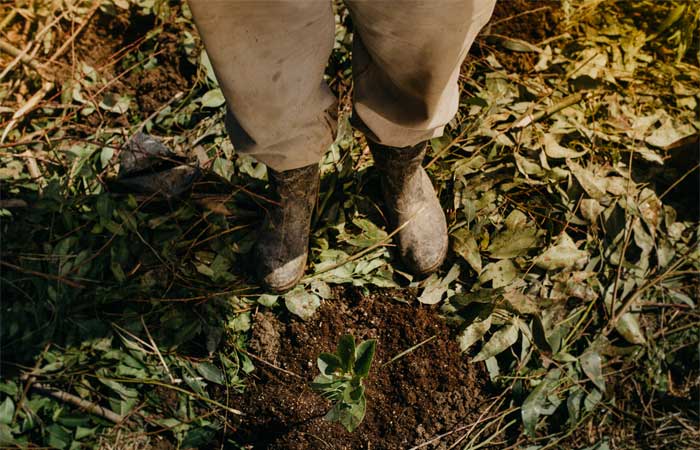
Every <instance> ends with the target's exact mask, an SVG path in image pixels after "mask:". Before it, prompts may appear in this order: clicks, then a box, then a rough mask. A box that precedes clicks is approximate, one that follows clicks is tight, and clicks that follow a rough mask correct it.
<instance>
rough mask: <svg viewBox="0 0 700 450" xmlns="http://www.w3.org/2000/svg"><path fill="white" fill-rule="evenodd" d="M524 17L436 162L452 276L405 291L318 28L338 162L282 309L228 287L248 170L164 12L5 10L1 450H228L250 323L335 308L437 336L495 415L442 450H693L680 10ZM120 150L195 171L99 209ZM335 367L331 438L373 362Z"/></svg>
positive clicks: (698, 97)
mask: <svg viewBox="0 0 700 450" xmlns="http://www.w3.org/2000/svg"><path fill="white" fill-rule="evenodd" d="M504 3H505V4H507V3H508V2H504ZM502 6H503V5H502ZM538 8H539V6H538ZM541 8H544V10H555V11H556V13H555V14H551V15H542V14H543V13H542V11H540V12H539V13H536V12H532V11H531V12H529V13H528V14H524V15H520V13H522V12H523V11H521V10H520V9H518V11H516V12H513V13H512V14H508V13H504V14H503V15H501V16H496V17H495V18H494V20H493V24H492V25H491V26H490V27H489V28H487V29H485V30H484V33H483V35H482V36H481V38H480V40H479V41H478V42H477V44H476V45H475V48H474V49H473V56H472V57H470V58H468V60H467V63H466V64H465V67H464V70H463V74H462V77H461V79H460V83H461V86H462V90H463V97H462V102H463V103H462V104H461V107H460V110H459V113H458V115H457V117H456V118H455V119H454V120H453V121H452V122H451V123H450V125H449V127H448V133H447V134H446V135H445V137H443V138H439V139H435V140H433V141H432V142H431V147H432V150H431V153H430V155H429V156H430V158H429V160H428V161H426V167H427V169H428V171H429V173H430V175H431V177H432V179H433V180H434V182H435V184H436V186H437V187H438V190H439V193H440V198H441V201H442V203H443V206H444V207H445V208H446V211H447V214H448V223H449V226H450V238H451V243H452V250H453V254H452V257H451V259H450V262H449V263H448V264H447V265H446V266H445V267H444V269H445V270H444V272H441V273H438V274H435V275H433V276H431V277H430V278H428V279H427V280H425V281H416V280H412V279H410V277H408V276H407V275H406V274H404V273H402V272H401V271H400V269H399V268H396V267H394V265H393V263H394V259H392V256H391V246H390V237H391V233H392V231H393V230H391V229H387V227H386V222H385V221H384V219H383V217H382V216H381V215H380V214H378V212H377V211H378V208H377V207H376V204H375V202H376V201H377V200H376V196H374V195H373V193H374V191H375V190H376V189H375V188H376V185H377V183H378V180H377V178H376V175H374V173H373V172H372V170H371V160H370V159H369V158H368V156H367V153H366V151H365V145H364V142H363V138H362V137H361V135H360V134H359V133H356V132H353V130H352V129H351V128H350V126H349V123H348V115H349V112H350V110H349V107H348V104H349V103H348V99H349V97H348V96H349V92H350V60H349V58H350V36H351V32H350V31H349V30H348V29H347V28H346V26H347V25H348V18H347V15H346V13H345V12H344V11H343V10H339V11H338V17H337V19H338V26H337V34H336V46H335V51H334V54H333V56H332V59H331V64H330V65H329V68H328V70H327V75H328V81H329V84H330V85H331V87H332V88H333V89H334V90H335V91H336V92H338V93H339V95H340V97H341V110H340V113H341V117H340V128H339V133H338V138H337V140H336V142H335V143H334V145H333V146H332V147H331V149H330V150H329V152H328V153H327V154H326V155H325V156H324V159H323V162H322V186H321V200H320V202H319V204H318V207H317V210H316V213H315V218H314V226H313V231H312V233H313V235H312V239H311V254H310V267H309V269H308V273H307V276H306V277H305V279H304V280H303V283H302V285H301V286H299V287H298V288H297V289H295V290H294V291H292V292H290V293H288V294H286V295H284V296H282V297H278V296H272V295H267V294H265V293H262V292H259V291H258V288H257V287H256V285H255V284H254V283H253V282H252V281H251V279H250V278H249V275H248V272H247V269H246V268H247V267H248V266H249V264H250V263H249V251H250V248H251V245H252V243H253V242H254V239H255V236H256V228H257V226H258V225H259V223H260V220H261V218H262V216H263V214H264V207H265V204H266V202H267V201H268V199H266V197H265V185H266V171H265V168H264V167H263V166H262V165H260V164H257V163H256V162H255V161H253V160H252V159H249V158H245V157H240V156H239V155H236V154H235V152H234V150H233V149H232V147H231V145H230V143H229V142H228V140H227V138H226V136H225V131H224V129H223V124H222V122H223V120H222V119H223V114H224V111H223V108H222V105H223V96H222V95H221V91H220V90H219V89H218V87H217V84H216V79H215V77H214V75H213V72H212V70H211V67H210V65H209V64H208V61H207V58H206V54H205V53H200V48H201V46H200V43H199V42H198V38H197V36H196V32H195V30H194V27H193V24H192V23H191V18H190V16H189V13H188V10H187V7H186V5H185V4H184V3H180V2H178V1H172V2H168V1H164V0H112V1H103V2H92V1H81V0H72V1H68V0H62V1H49V0H36V1H18V2H13V3H5V4H2V5H0V44H2V47H0V50H1V51H2V52H1V53H0V61H1V63H0V129H1V130H2V131H1V135H0V136H1V137H2V142H0V241H1V242H0V251H1V254H2V258H0V296H1V297H0V298H1V301H2V302H1V306H2V312H1V314H2V316H1V321H2V322H1V326H0V351H1V353H0V362H1V363H2V365H1V367H0V368H1V370H2V372H1V373H0V377H1V378H0V446H13V445H16V446H29V445H34V446H50V447H55V448H61V449H78V448H94V447H97V448H105V449H109V448H118V449H130V448H134V449H136V448H139V449H141V448H153V447H156V445H158V444H159V443H162V442H161V441H167V442H169V443H172V445H174V446H178V447H179V448H192V447H195V448H196V447H200V448H211V447H212V446H214V445H216V446H217V447H218V446H225V447H226V448H237V445H238V444H236V443H235V439H234V437H232V436H233V434H232V430H234V429H237V428H239V427H241V426H244V424H245V416H244V415H245V411H239V410H240V409H241V407H240V405H238V404H236V403H235V402H233V401H231V398H233V397H235V396H236V395H237V394H240V393H241V392H244V390H245V388H246V378H247V375H248V374H249V373H251V372H252V371H253V370H254V366H253V362H252V361H251V359H249V356H248V352H247V350H246V340H247V337H248V334H249V331H250V328H251V323H252V312H253V311H255V310H256V309H258V308H263V307H266V308H271V309H272V310H273V311H275V312H279V313H280V314H287V313H290V314H293V315H296V316H299V317H300V318H301V319H303V320H308V321H313V320H314V319H313V313H314V311H315V309H316V308H317V307H318V306H319V305H320V304H321V302H322V301H323V300H324V299H328V298H331V297H332V296H333V292H332V290H331V289H332V288H333V287H335V286H341V288H342V286H355V287H357V288H359V289H361V290H364V292H377V293H379V294H380V295H381V294H382V293H385V292H391V294H390V295H394V293H395V292H396V291H393V290H391V291H386V290H385V289H386V288H397V287H409V288H411V289H413V290H415V291H416V292H417V293H418V294H417V298H418V301H419V302H421V303H422V305H428V306H422V305H421V306H416V307H435V308H440V310H441V311H442V312H443V313H444V315H445V316H446V317H447V318H448V320H450V322H451V323H454V325H455V326H456V327H457V328H458V330H459V335H458V339H459V342H460V344H461V346H462V349H463V350H464V351H465V352H466V356H465V357H469V358H471V360H472V361H474V362H475V363H478V364H485V366H486V367H487V369H488V372H489V375H490V379H491V382H492V383H493V385H494V386H495V388H496V389H495V391H496V392H497V393H498V395H495V396H494V397H493V399H492V401H491V402H490V403H489V404H487V405H484V413H483V417H482V419H481V420H480V422H479V423H478V426H477V427H472V428H471V429H469V430H466V431H464V433H466V434H465V435H464V438H463V440H462V441H461V444H460V445H461V447H460V448H466V449H470V448H481V447H483V446H487V445H489V444H490V445H493V446H496V447H499V448H505V447H507V446H509V445H510V446H513V447H514V448H519V447H522V448H525V447H527V448H531V449H544V448H556V447H557V446H563V447H565V448H586V447H588V448H597V449H603V448H688V447H691V446H693V445H696V443H697V442H698V432H697V423H698V420H699V418H698V412H697V404H698V392H700V386H698V380H699V379H700V378H699V377H698V374H699V372H698V368H699V367H700V358H699V356H698V351H697V349H698V343H699V337H698V328H699V327H700V321H699V320H698V318H699V317H700V316H699V315H698V309H697V308H698V306H697V300H698V292H699V291H698V289H699V288H698V285H699V283H698V276H699V274H700V253H699V252H700V250H699V247H698V238H699V237H700V236H699V235H700V227H699V226H698V210H697V208H698V190H697V189H698V181H697V180H698V173H699V168H700V166H699V164H700V160H699V158H698V145H700V144H698V133H699V131H700V106H699V105H700V32H699V31H698V28H699V21H700V16H699V14H700V10H699V9H698V8H697V7H696V5H694V2H693V1H681V0H674V1H667V2H656V1H652V0H646V1H639V2H612V1H594V0H562V1H561V2H553V3H547V4H546V5H542V6H541ZM516 9H517V8H516ZM534 9H536V8H533V11H534ZM516 16H517V17H516ZM535 18H538V19H537V20H539V21H540V22H535ZM528 20H532V21H533V22H532V23H529V22H528ZM544 20H551V21H556V24H554V23H546V22H543V21H544ZM518 23H519V24H521V28H517V27H516V26H515V25H516V24H518ZM523 23H524V24H525V25H524V26H523V25H522V24H523ZM545 29H546V30H549V31H548V32H547V33H548V34H547V35H545V36H536V35H535V31H536V30H545ZM523 30H525V31H523ZM529 33H531V34H529ZM139 130H143V131H145V132H149V133H151V134H153V135H156V136H159V137H160V138H161V139H162V140H163V142H165V143H166V144H167V145H168V146H169V147H171V148H172V149H174V150H175V152H176V153H177V154H178V155H180V156H182V157H183V158H185V159H187V160H188V161H189V163H190V164H192V165H198V166H200V167H201V168H202V169H203V171H204V172H205V173H206V174H207V175H206V176H205V177H203V178H202V179H200V180H199V181H197V182H196V183H195V185H194V188H193V192H192V194H191V195H189V196H185V197H182V198H177V199H169V200H165V199H162V198H159V197H157V196H150V195H139V194H129V193H115V192H112V190H111V188H110V187H109V186H110V183H111V180H112V179H113V178H114V177H115V175H116V174H117V172H118V168H119V155H120V152H121V149H122V147H123V145H124V144H125V143H126V142H127V140H128V137H129V136H130V135H133V134H134V133H135V132H136V131H139ZM338 292H341V294H340V295H341V296H342V292H343V291H342V290H338ZM334 301H341V300H334ZM430 305H437V306H430ZM407 320H410V318H407ZM351 340H352V339H351V338H350V337H346V338H343V339H342V340H341V341H340V343H339V348H338V352H337V354H336V355H331V354H324V355H325V356H324V355H321V357H320V358H319V369H320V370H321V375H319V377H323V378H321V379H320V380H319V379H318V378H317V382H320V383H326V384H325V386H326V387H325V388H324V392H326V393H327V394H328V395H330V396H331V399H332V400H334V401H336V404H335V406H334V407H333V409H332V410H331V412H330V413H329V418H331V419H333V420H338V421H339V422H341V423H342V424H343V425H345V426H346V428H348V429H351V428H355V427H356V426H357V425H358V424H359V423H360V421H361V420H362V417H363V416H364V408H365V402H366V401H365V399H364V392H363V389H362V382H361V379H362V378H363V374H364V375H366V374H367V372H368V369H369V364H370V362H371V359H372V358H371V353H370V350H372V349H373V348H374V347H373V345H374V344H371V343H370V344H368V343H367V342H368V341H365V342H363V343H362V344H360V345H359V346H358V347H357V348H355V347H354V342H350V341H351ZM353 341H354V340H353ZM370 342H371V341H370ZM350 344H352V346H351V345H350ZM341 347H342V348H341ZM351 347H352V348H355V349H354V351H350V349H351ZM370 347H371V348H370ZM360 349H362V351H360ZM318 350H319V351H320V350H322V349H318ZM358 352H359V353H358ZM351 356H355V362H354V365H353V364H349V362H350V361H352V358H351ZM336 358H337V359H338V362H339V364H336ZM362 361H366V364H365V363H364V362H362ZM480 361H483V363H482V362H480ZM360 362H362V363H361V364H360ZM365 368H366V370H365ZM331 388H333V389H332V390H330V391H329V390H328V389H331ZM341 390H342V396H341ZM345 393H347V395H345ZM241 413H242V414H243V415H241ZM115 423H118V424H119V425H118V426H115ZM241 424H242V425H241ZM360 430H361V429H360ZM358 432H359V431H358ZM376 444H377V446H376V447H379V446H380V445H379V444H380V443H376ZM373 446H374V445H373ZM528 446H529V447H528Z"/></svg>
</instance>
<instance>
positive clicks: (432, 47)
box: [346, 0, 496, 147]
mask: <svg viewBox="0 0 700 450" xmlns="http://www.w3.org/2000/svg"><path fill="white" fill-rule="evenodd" d="M346 1H347V3H348V8H349V9H350V11H351V13H352V18H353V23H354V24H355V30H356V33H355V36H354V47H353V74H354V77H355V87H354V98H353V101H354V109H355V111H354V112H355V117H354V120H355V123H356V124H357V125H359V128H361V129H362V130H363V131H364V132H365V133H366V134H367V136H368V137H369V138H370V139H371V140H372V141H374V142H378V143H380V144H384V145H388V146H392V147H408V146H413V145H415V144H417V143H419V142H421V141H424V140H427V139H431V138H434V137H438V136H441V135H442V132H443V128H444V126H445V125H446V124H447V123H448V122H449V121H450V120H451V119H452V117H453V116H454V115H455V113H456V112H457V108H458V106H459V86H458V78H459V70H460V66H461V64H462V62H463V61H464V58H465V57H466V56H467V53H468V52H469V48H470V47H471V45H472V43H473V41H474V38H475V37H476V35H477V34H478V32H479V30H481V28H482V27H483V26H484V25H485V24H486V22H488V20H489V18H490V17H491V14H492V12H493V7H494V6H495V4H496V1H495V0H391V1H389V0H374V1H372V0H346Z"/></svg>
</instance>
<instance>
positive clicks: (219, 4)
mask: <svg viewBox="0 0 700 450" xmlns="http://www.w3.org/2000/svg"><path fill="white" fill-rule="evenodd" d="M189 2H190V6H191V8H192V13H193V15H194V19H195V23H196V24H197V27H198V29H199V32H200V34H201V36H202V39H203V41H204V45H205V47H206V50H207V53H208V55H209V58H210V59H211V62H212V66H213V68H214V71H215V72H216V76H217V79H218V80H219V83H220V85H221V89H222V90H223V93H224V96H225V97H226V103H227V106H228V113H229V114H228V115H227V118H226V128H227V131H228V133H229V137H230V138H231V141H232V142H233V145H234V148H235V150H236V151H237V152H238V153H245V154H249V155H252V156H253V157H255V158H256V159H257V160H259V161H261V162H263V163H265V164H266V165H267V166H268V168H269V169H270V170H269V171H268V175H269V179H270V187H271V189H272V191H273V196H274V200H275V201H276V204H274V205H272V204H271V205H268V207H267V209H268V214H267V220H266V223H265V225H264V227H263V229H262V230H261V231H260V236H259V239H258V243H257V245H256V248H255V263H256V269H257V272H258V276H259V278H260V280H261V282H262V284H263V286H264V287H265V288H266V289H268V290H272V291H277V292H281V291H285V290H288V289H291V288H292V287H294V286H295V285H296V284H297V283H298V281H299V279H300V278H301V277H302V275H303V273H304V269H305V266H306V258H307V254H308V243H309V227H310V223H311V214H312V211H313V208H314V206H315V203H316V198H317V196H318V184H319V174H318V162H319V160H320V158H321V155H322V154H323V152H325V150H326V149H327V148H328V146H330V144H331V143H332V142H333V134H334V128H335V124H334V122H333V119H331V117H330V114H329V112H330V111H329V109H330V108H333V107H334V105H335V102H336V100H335V98H334V96H333V95H332V94H331V92H330V89H329V88H328V86H327V85H326V83H325V82H324V80H323V73H324V69H325V66H326V64H327V62H328V57H329V56H330V53H331V50H332V48H333V40H334V31H335V25H334V21H333V13H332V9H331V4H330V1H329V0H273V1H269V0H268V1H266V0H189Z"/></svg>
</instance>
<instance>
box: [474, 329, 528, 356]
mask: <svg viewBox="0 0 700 450" xmlns="http://www.w3.org/2000/svg"><path fill="white" fill-rule="evenodd" d="M518 333H519V331H518V326H517V325H516V324H515V323H509V324H508V325H506V326H504V327H502V328H500V329H499V330H498V331H496V332H495V333H493V336H491V339H489V341H488V342H487V343H486V344H485V345H484V347H483V348H482V349H481V351H480V352H479V354H478V355H476V356H475V357H474V359H473V360H472V361H474V362H478V361H483V360H485V359H488V358H491V357H492V356H496V355H498V354H499V353H501V352H502V351H504V350H506V349H507V348H508V347H510V346H511V345H513V344H515V342H516V341H517V340H518Z"/></svg>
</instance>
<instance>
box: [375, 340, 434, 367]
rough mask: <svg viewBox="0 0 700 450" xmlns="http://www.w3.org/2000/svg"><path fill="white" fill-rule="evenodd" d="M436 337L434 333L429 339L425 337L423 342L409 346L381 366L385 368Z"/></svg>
mask: <svg viewBox="0 0 700 450" xmlns="http://www.w3.org/2000/svg"><path fill="white" fill-rule="evenodd" d="M436 337H437V335H435V334H434V335H432V336H430V337H429V338H428V339H425V340H424V341H423V342H419V343H418V344H416V345H414V346H413V347H409V348H407V349H406V350H404V351H402V352H401V353H399V354H398V355H396V356H394V357H393V358H391V359H390V360H389V361H387V362H385V363H384V364H382V366H381V368H384V367H386V366H388V365H389V364H391V363H393V362H394V361H396V360H398V359H400V358H403V357H404V356H406V355H408V354H409V353H411V352H412V351H415V350H416V349H417V348H419V347H420V346H422V345H425V344H427V343H428V342H430V341H432V340H433V339H435V338H436Z"/></svg>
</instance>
